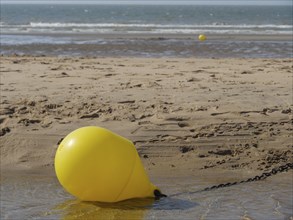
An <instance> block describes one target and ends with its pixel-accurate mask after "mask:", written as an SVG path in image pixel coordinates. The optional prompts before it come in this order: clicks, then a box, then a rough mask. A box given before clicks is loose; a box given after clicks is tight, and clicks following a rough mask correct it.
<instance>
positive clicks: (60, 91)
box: [0, 56, 293, 178]
mask: <svg viewBox="0 0 293 220" xmlns="http://www.w3.org/2000/svg"><path fill="white" fill-rule="evenodd" d="M0 59H1V69H0V71H1V108H0V112H1V113H0V115H1V116H0V125H1V131H0V135H1V136H0V140H1V170H2V172H4V171H8V170H11V169H34V170H36V169H37V170H44V169H45V168H48V169H49V170H51V171H53V165H54V155H55V151H56V148H57V143H58V141H59V140H60V139H61V138H63V137H64V136H65V135H66V134H68V133H69V132H71V131H72V130H74V129H76V128H79V127H81V126H87V125H95V126H102V127H105V128H108V129H110V130H112V131H114V132H117V133H119V134H120V135H123V136H125V137H127V138H129V139H131V140H132V141H133V142H134V143H135V145H136V147H137V149H138V152H139V154H140V156H141V158H142V161H143V163H144V165H145V167H146V169H147V170H148V172H149V173H150V174H151V175H154V176H160V175H164V176H166V177H168V176H169V177H175V176H176V177H180V176H182V177H183V176H186V177H187V176H190V175H193V176H197V175H198V174H199V173H206V172H209V173H212V172H229V173H234V174H237V175H238V176H239V178H241V176H242V177H243V175H247V176H249V175H251V174H253V173H259V172H263V171H265V170H270V169H272V168H273V167H276V166H279V165H282V164H286V163H288V162H292V151H293V149H292V146H293V145H292V107H293V105H292V59H195V58H180V59H177V58H176V59H175V58H159V59H155V58H64V57H63V58H58V57H22V56H15V57H6V56H2V57H1V58H0ZM237 175H235V178H236V176H237Z"/></svg>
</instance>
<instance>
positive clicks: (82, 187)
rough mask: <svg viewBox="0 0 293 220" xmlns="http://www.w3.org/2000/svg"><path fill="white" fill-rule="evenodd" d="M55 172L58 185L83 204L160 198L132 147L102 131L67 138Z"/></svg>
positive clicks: (85, 131)
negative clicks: (84, 202)
mask: <svg viewBox="0 0 293 220" xmlns="http://www.w3.org/2000/svg"><path fill="white" fill-rule="evenodd" d="M55 171H56V175H57V178H58V180H59V182H60V183H61V185H62V186H63V187H64V188H65V189H66V190H67V191H68V192H69V193H71V194H72V195H74V196H76V197H77V198H79V199H81V200H83V201H99V202H118V201H121V200H126V199H130V198H143V197H156V196H158V195H159V196H160V195H162V194H161V193H160V191H159V189H158V188H157V187H156V186H154V185H153V184H152V183H151V182H150V181H149V178H148V176H147V174H146V172H145V170H144V168H143V165H142V163H141V161H140V158H139V156H138V153H137V151H136V149H135V146H134V145H133V143H132V142H131V141H129V140H128V139H126V138H124V137H121V136H119V135H117V134H115V133H113V132H111V131H109V130H107V129H104V128H101V127H94V126H89V127H83V128H79V129H77V130H75V131H73V132H71V133H70V134H68V135H67V136H66V137H65V138H64V139H63V140H62V141H61V143H60V144H59V146H58V149H57V152H56V155H55ZM163 196H164V195H163Z"/></svg>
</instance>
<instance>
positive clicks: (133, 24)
mask: <svg viewBox="0 0 293 220" xmlns="http://www.w3.org/2000/svg"><path fill="white" fill-rule="evenodd" d="M24 26H27V25H24ZM29 26H30V27H48V28H50V27H109V28H111V27H141V28H144V27H154V28H276V29H289V28H292V27H293V26H292V25H274V24H264V25H249V24H240V25H228V24H219V23H214V24H136V23H132V24H123V23H42V22H37V23H36V22H31V23H30V25H29Z"/></svg>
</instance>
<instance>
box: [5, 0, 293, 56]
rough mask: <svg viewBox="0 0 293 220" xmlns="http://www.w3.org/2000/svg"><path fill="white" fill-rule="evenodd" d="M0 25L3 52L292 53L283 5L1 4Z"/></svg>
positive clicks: (289, 17)
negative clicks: (201, 37)
mask: <svg viewBox="0 0 293 220" xmlns="http://www.w3.org/2000/svg"><path fill="white" fill-rule="evenodd" d="M0 28H1V35H0V41H1V54H12V53H19V54H32V55H35V54H44V55H47V54H49V55H69V56H70V55H81V56H83V55H93V56H95V55H97V56H99V55H102V56H180V57H182V56H183V57H184V56H185V57H186V56H203V57H235V56H236V57H291V56H292V39H291V38H289V39H287V40H283V41H279V40H278V38H282V36H285V35H286V36H290V35H291V34H292V11H291V7H289V6H219V5H217V6H212V5H209V6H201V5H77V4H75V5H74V4H65V5H61V4H55V5H54V4H43V5H38V4H31V5H30V4H23V5H20V4H1V23H0ZM202 33H203V34H205V35H207V38H208V41H206V42H202V43H201V44H199V42H198V41H197V35H198V34H202ZM186 35H188V36H189V37H184V36H186ZM213 35H220V36H222V37H220V38H217V39H216V40H211V38H210V36H213ZM230 35H238V36H239V35H240V36H247V35H249V36H255V37H257V38H259V36H265V37H268V38H269V39H271V40H269V41H268V40H262V38H260V40H257V41H255V40H245V41H243V40H242V41H239V40H237V39H236V40H235V39H231V38H229V37H228V36H230ZM146 36H151V37H146ZM271 36H275V37H274V38H270V37H271ZM252 39H253V37H252ZM121 45H122V48H119V47H120V46H121ZM50 46H52V47H50ZM86 46H87V47H86ZM91 46H93V47H91ZM227 47H228V49H226V50H225V48H227ZM57 48H61V49H60V50H58V49H57ZM91 48H93V49H91ZM117 48H118V49H117Z"/></svg>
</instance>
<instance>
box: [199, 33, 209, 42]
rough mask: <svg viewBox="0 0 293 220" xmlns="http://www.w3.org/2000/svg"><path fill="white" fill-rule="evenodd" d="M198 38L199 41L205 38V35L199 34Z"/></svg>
mask: <svg viewBox="0 0 293 220" xmlns="http://www.w3.org/2000/svg"><path fill="white" fill-rule="evenodd" d="M198 39H199V40H200V41H205V40H206V39H207V37H206V36H205V35H204V34H200V35H199V36H198Z"/></svg>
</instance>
